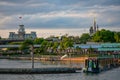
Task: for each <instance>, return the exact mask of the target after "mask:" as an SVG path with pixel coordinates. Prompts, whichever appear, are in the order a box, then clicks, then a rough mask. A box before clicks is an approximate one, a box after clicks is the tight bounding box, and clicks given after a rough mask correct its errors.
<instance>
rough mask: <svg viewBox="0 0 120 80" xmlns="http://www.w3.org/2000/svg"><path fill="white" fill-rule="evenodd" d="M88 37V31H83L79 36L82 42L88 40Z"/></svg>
mask: <svg viewBox="0 0 120 80" xmlns="http://www.w3.org/2000/svg"><path fill="white" fill-rule="evenodd" d="M90 38H91V37H90V35H89V34H88V33H84V34H82V35H81V37H80V43H84V44H85V43H86V42H87V41H89V40H90Z"/></svg>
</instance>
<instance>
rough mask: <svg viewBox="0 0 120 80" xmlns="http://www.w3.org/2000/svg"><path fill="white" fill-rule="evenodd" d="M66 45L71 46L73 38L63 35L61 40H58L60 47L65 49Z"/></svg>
mask: <svg viewBox="0 0 120 80" xmlns="http://www.w3.org/2000/svg"><path fill="white" fill-rule="evenodd" d="M68 47H73V40H71V39H70V38H68V37H63V38H62V41H61V42H60V48H61V49H66V48H68Z"/></svg>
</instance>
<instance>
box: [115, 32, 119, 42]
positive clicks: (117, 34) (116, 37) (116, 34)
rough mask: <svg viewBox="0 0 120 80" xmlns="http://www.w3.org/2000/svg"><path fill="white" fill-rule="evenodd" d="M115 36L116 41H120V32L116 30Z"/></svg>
mask: <svg viewBox="0 0 120 80" xmlns="http://www.w3.org/2000/svg"><path fill="white" fill-rule="evenodd" d="M114 38H115V41H116V42H120V32H116V33H115V34H114Z"/></svg>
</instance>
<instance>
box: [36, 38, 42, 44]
mask: <svg viewBox="0 0 120 80" xmlns="http://www.w3.org/2000/svg"><path fill="white" fill-rule="evenodd" d="M43 41H44V39H43V38H36V39H35V40H34V44H41V43H42V42H43Z"/></svg>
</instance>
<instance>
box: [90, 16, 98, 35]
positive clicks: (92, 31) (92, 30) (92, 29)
mask: <svg viewBox="0 0 120 80" xmlns="http://www.w3.org/2000/svg"><path fill="white" fill-rule="evenodd" d="M98 28H99V27H98V25H97V24H96V19H95V18H94V21H93V26H91V27H90V29H89V33H90V35H91V36H92V35H93V34H94V33H96V31H98Z"/></svg>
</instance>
